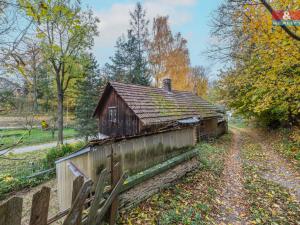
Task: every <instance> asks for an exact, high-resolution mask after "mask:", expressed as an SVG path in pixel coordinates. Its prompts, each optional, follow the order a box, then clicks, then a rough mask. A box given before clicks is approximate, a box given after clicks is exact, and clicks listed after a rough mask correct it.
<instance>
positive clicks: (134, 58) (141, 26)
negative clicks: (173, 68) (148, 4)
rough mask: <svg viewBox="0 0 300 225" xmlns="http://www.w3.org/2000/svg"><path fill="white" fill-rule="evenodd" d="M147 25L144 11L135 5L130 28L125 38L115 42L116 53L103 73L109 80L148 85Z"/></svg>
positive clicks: (140, 6) (138, 4) (138, 5)
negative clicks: (106, 74) (107, 75)
mask: <svg viewBox="0 0 300 225" xmlns="http://www.w3.org/2000/svg"><path fill="white" fill-rule="evenodd" d="M148 23H149V21H148V20H147V19H146V11H145V10H144V9H143V8H142V5H141V3H139V2H138V3H137V4H136V7H135V9H134V11H133V12H130V28H129V30H128V31H127V36H126V37H125V36H124V35H123V36H122V37H120V38H119V39H118V40H117V43H116V52H115V54H114V56H113V57H111V58H110V59H111V63H107V64H106V66H105V71H106V72H107V73H108V74H109V75H110V77H111V79H113V80H116V81H122V82H127V83H134V84H142V85H149V84H150V78H151V75H150V71H149V68H148V58H147V51H146V50H147V49H146V44H147V39H148Z"/></svg>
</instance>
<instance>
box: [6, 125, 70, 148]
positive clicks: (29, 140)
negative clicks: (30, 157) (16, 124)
mask: <svg viewBox="0 0 300 225" xmlns="http://www.w3.org/2000/svg"><path fill="white" fill-rule="evenodd" d="M23 135H24V138H23V140H22V143H20V145H23V146H24V145H34V144H40V143H46V142H51V141H55V140H56V135H57V132H55V136H54V138H53V137H52V133H51V131H43V130H41V129H40V128H34V129H32V130H31V133H30V135H29V133H28V131H26V130H23V129H12V130H0V146H1V145H5V146H6V145H12V144H14V143H16V142H17V141H18V140H19V139H20V138H21V137H22V136H23ZM75 135H76V131H75V130H74V129H73V128H65V129H64V138H66V139H67V138H72V137H74V136H75Z"/></svg>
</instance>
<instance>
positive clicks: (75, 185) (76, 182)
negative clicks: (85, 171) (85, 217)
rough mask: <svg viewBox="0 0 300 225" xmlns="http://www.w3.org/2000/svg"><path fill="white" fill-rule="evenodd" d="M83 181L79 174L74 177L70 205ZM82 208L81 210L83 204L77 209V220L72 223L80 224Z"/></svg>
mask: <svg viewBox="0 0 300 225" xmlns="http://www.w3.org/2000/svg"><path fill="white" fill-rule="evenodd" d="M83 183H84V177H83V176H81V175H80V176H78V177H76V179H75V180H74V181H73V191H72V205H73V204H74V202H75V200H76V197H77V195H78V194H79V192H80V189H81V188H82V185H83ZM82 210H83V205H82V207H81V210H80V209H79V216H78V218H77V221H76V222H75V223H74V225H80V223H81V219H82Z"/></svg>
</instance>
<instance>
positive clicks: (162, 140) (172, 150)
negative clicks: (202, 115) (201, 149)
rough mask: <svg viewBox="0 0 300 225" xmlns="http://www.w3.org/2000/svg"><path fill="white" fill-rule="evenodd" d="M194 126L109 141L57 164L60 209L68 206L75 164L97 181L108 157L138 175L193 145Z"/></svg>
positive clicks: (107, 164) (194, 138)
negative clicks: (72, 169)
mask: <svg viewBox="0 0 300 225" xmlns="http://www.w3.org/2000/svg"><path fill="white" fill-rule="evenodd" d="M195 140H196V137H195V130H194V128H193V127H189V128H185V129H179V130H173V131H168V132H162V133H158V134H153V135H147V136H141V137H136V138H131V139H124V140H121V141H116V142H114V141H110V142H107V143H103V144H99V145H94V146H92V147H89V148H87V149H83V150H82V151H79V152H77V153H75V154H73V155H70V156H68V157H66V158H63V159H61V160H59V161H57V162H56V174H57V182H58V200H59V207H60V209H61V210H64V209H66V208H69V207H70V204H71V199H72V195H71V192H70V190H72V183H73V180H74V175H73V173H72V172H71V170H70V167H72V164H75V165H76V166H77V167H78V168H79V169H80V170H81V171H83V173H85V174H87V176H89V177H91V179H92V180H93V181H96V180H98V177H99V172H100V171H101V170H102V169H104V168H107V170H109V168H110V164H111V156H112V155H113V158H114V159H116V160H117V161H118V162H120V164H121V165H120V166H121V170H122V171H126V172H128V174H129V175H133V174H137V173H138V172H140V171H144V170H146V169H148V168H150V167H152V166H154V165H157V164H159V163H161V162H164V161H166V160H168V159H170V158H172V157H174V156H176V155H179V154H181V153H183V152H186V151H187V150H188V147H189V146H193V145H194V144H195Z"/></svg>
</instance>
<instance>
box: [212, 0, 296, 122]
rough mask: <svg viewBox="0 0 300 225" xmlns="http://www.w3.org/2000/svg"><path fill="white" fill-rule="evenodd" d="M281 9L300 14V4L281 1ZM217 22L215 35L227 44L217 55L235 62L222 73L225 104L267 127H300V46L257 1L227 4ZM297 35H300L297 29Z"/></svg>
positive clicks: (276, 5)
mask: <svg viewBox="0 0 300 225" xmlns="http://www.w3.org/2000/svg"><path fill="white" fill-rule="evenodd" d="M270 4H271V5H272V7H273V8H275V9H289V10H296V9H297V7H298V5H299V3H298V4H297V3H295V2H294V3H293V2H292V1H290V0H278V1H273V2H272V3H270ZM215 15H216V16H215V18H214V20H213V25H214V26H213V30H212V34H213V36H214V38H217V39H218V40H222V41H221V42H218V43H217V44H215V45H214V46H212V47H213V48H212V49H211V56H212V57H213V58H218V59H221V60H226V61H227V62H228V61H231V62H232V66H231V67H228V69H227V70H226V71H222V72H221V73H220V80H219V81H218V87H219V91H220V93H219V97H220V101H222V102H226V104H227V105H228V106H229V107H231V108H233V109H235V111H236V112H237V113H240V114H242V115H244V116H245V117H248V118H253V117H255V118H256V119H257V120H258V121H259V122H260V125H262V126H269V127H279V126H282V125H296V124H297V123H298V122H297V121H298V120H299V98H300V92H299V84H300V76H299V71H300V70H299V68H300V67H299V59H300V54H299V47H300V42H299V41H297V40H296V39H293V38H291V37H290V36H289V35H288V34H287V33H286V32H285V31H284V30H283V29H282V28H281V27H280V26H273V24H272V16H271V14H270V13H268V12H267V11H266V9H265V6H264V5H263V4H257V2H256V1H254V0H250V1H231V0H226V1H224V2H223V3H222V4H221V5H220V6H219V8H218V10H217V11H216V14H215ZM293 31H294V32H295V34H298V35H299V34H300V29H299V27H297V26H294V27H293Z"/></svg>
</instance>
